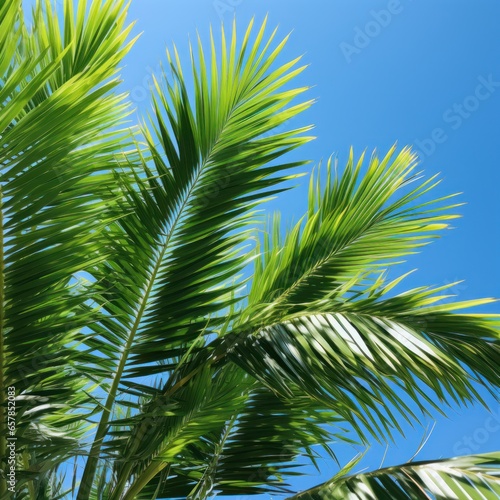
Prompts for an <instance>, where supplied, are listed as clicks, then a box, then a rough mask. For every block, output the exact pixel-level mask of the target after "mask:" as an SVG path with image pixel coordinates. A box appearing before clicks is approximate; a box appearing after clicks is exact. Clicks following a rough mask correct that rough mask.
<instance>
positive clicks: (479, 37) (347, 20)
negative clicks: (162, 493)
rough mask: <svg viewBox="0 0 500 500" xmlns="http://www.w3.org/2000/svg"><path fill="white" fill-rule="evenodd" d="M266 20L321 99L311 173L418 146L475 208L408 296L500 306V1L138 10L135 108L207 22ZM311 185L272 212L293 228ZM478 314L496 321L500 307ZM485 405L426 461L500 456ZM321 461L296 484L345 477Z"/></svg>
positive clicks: (412, 444) (493, 419)
mask: <svg viewBox="0 0 500 500" xmlns="http://www.w3.org/2000/svg"><path fill="white" fill-rule="evenodd" d="M266 13H269V25H270V27H274V26H276V25H279V26H280V33H281V34H282V35H283V36H284V35H286V34H287V33H288V32H290V31H292V30H293V34H292V37H291V39H290V42H289V44H288V45H287V48H286V50H285V55H286V56H287V57H289V58H293V57H295V56H297V55H300V54H303V55H304V62H305V63H307V64H309V65H310V67H309V68H308V69H307V71H306V72H304V73H303V74H302V75H301V76H300V78H299V79H298V80H297V82H296V83H299V84H303V85H311V86H314V87H313V88H312V89H311V90H310V92H309V95H310V96H311V97H314V98H316V99H317V100H318V102H317V104H316V105H315V106H313V107H312V108H311V109H310V110H309V111H307V112H306V113H304V114H303V115H301V116H300V117H299V118H297V119H296V121H297V124H298V125H299V124H300V125H305V124H307V123H314V124H315V126H316V128H315V135H316V136H317V140H315V141H314V142H313V143H310V144H308V145H307V146H306V147H304V148H302V149H301V150H300V152H298V153H296V156H297V157H301V158H309V159H311V160H313V161H314V163H317V162H318V161H320V160H321V159H323V160H325V159H327V158H328V157H329V156H330V155H331V154H332V153H335V154H337V155H338V157H339V159H340V162H341V163H342V161H343V159H345V157H346V155H347V153H348V150H349V147H350V146H351V145H352V146H353V147H354V148H355V152H357V153H358V154H359V153H361V152H362V150H364V149H365V148H366V149H367V150H368V151H370V152H371V151H372V150H373V149H374V148H377V149H379V150H380V152H381V153H384V152H385V151H386V150H387V149H388V148H389V147H390V146H391V145H392V144H393V143H394V142H396V141H397V143H398V144H399V145H400V146H404V145H406V144H413V145H414V146H415V148H416V149H417V150H418V151H419V155H420V157H421V160H422V168H423V169H424V170H425V173H426V175H429V176H430V175H433V174H435V173H438V172H441V177H442V179H443V182H442V184H441V185H440V186H439V188H438V189H437V190H436V193H435V194H436V195H445V194H449V193H454V192H463V195H461V198H460V201H464V202H467V204H466V205H465V206H463V207H460V209H459V211H460V213H461V214H462V215H463V218H461V219H458V220H457V221H456V222H455V223H454V226H455V227H456V229H455V230H453V231H447V232H446V234H444V235H443V237H442V238H441V239H440V240H438V241H437V242H435V243H433V244H432V245H431V246H429V247H427V248H425V249H424V251H423V252H422V253H421V254H420V255H416V256H414V257H413V258H411V259H409V261H408V262H407V263H406V264H404V265H402V266H401V272H404V271H407V270H410V269H414V268H418V271H417V272H416V273H414V274H413V275H412V276H411V277H409V278H408V280H407V281H406V287H407V288H412V287H414V286H419V285H443V284H447V283H451V282H454V281H456V280H465V282H464V283H462V284H460V285H457V286H455V287H454V288H453V292H454V293H455V294H457V295H458V299H459V300H466V299H472V298H477V297H489V296H496V297H498V296H500V287H499V283H500V265H499V262H498V254H499V249H500V239H499V230H500V196H499V188H498V186H499V183H500V162H499V158H500V141H498V134H499V133H500V63H499V61H500V59H499V56H500V36H499V34H498V33H499V32H498V26H499V22H500V3H499V2H498V1H496V0H483V1H481V2H470V1H466V0H453V1H452V0H441V1H440V2H436V1H435V0H419V1H418V2H417V1H412V0H382V1H378V0H377V1H376V0H372V1H370V2H366V1H360V0H335V1H331V2H327V1H322V2H320V1H315V2H310V3H308V4H307V5H306V3H305V2H302V1H297V0H295V1H294V0H272V1H264V0H189V1H186V0H132V4H131V8H130V19H131V20H132V19H137V25H136V28H135V31H136V32H143V34H142V36H141V38H140V40H139V41H138V42H137V44H136V46H135V48H134V49H133V50H132V53H131V54H130V55H129V56H128V57H127V58H126V61H125V62H126V67H125V68H124V70H123V77H124V79H125V82H126V83H125V84H124V87H125V88H126V89H128V90H129V91H130V92H131V98H132V100H133V101H134V103H135V105H136V106H137V108H138V110H139V112H144V111H145V110H147V109H148V100H147V97H146V96H147V89H148V86H149V84H150V81H151V78H150V75H151V73H152V72H158V70H159V62H160V61H165V48H166V47H171V46H172V43H173V42H175V43H176V45H177V46H178V48H179V51H180V54H181V58H183V59H184V60H185V61H186V63H187V62H188V58H187V41H188V35H190V36H191V38H192V39H193V38H194V36H195V34H196V30H198V31H199V33H200V34H201V37H202V39H203V40H205V41H207V34H208V30H209V26H210V24H212V25H214V26H215V27H216V28H217V27H218V25H219V24H220V22H221V21H223V22H224V23H226V24H229V23H230V22H231V21H232V19H233V17H234V16H236V19H237V23H238V26H240V27H241V28H240V29H241V30H242V29H243V27H246V25H247V23H248V21H249V20H250V18H251V17H252V16H255V17H256V19H257V21H261V20H262V19H263V17H264V16H265V14H266ZM216 32H217V30H216ZM299 122H300V123H299ZM311 168H312V166H311ZM306 185H307V180H306V179H304V181H303V182H302V185H301V186H300V187H299V188H297V189H296V190H294V191H293V192H288V193H286V194H284V195H282V196H281V197H280V199H279V200H276V201H273V202H272V203H271V204H270V205H269V206H268V207H267V208H268V209H269V210H280V211H281V212H282V214H283V219H284V220H285V221H287V220H288V221H291V220H293V219H295V220H296V219H297V218H298V217H299V216H300V215H302V213H303V211H304V208H305V206H306V205H305V204H306ZM483 310H484V311H486V310H488V311H489V312H499V310H500V306H497V305H492V306H490V307H488V308H483ZM499 362H500V360H499ZM487 400H488V402H489V403H490V405H491V410H492V413H488V411H487V410H485V409H484V408H482V407H479V406H474V407H471V408H468V409H457V408H453V409H451V410H448V414H449V417H450V418H449V419H445V418H443V417H439V416H437V415H436V425H435V428H434V431H433V433H432V435H431V437H430V438H429V440H428V442H427V444H426V445H425V447H424V449H423V450H422V451H421V453H420V454H419V455H418V457H419V458H420V459H429V458H439V457H447V456H454V455H457V454H466V453H480V452H487V451H493V450H495V449H500V405H499V404H498V403H495V402H494V401H493V399H492V398H491V397H489V398H487ZM429 425H432V421H429ZM406 429H407V431H408V432H407V435H406V437H405V438H404V437H400V436H397V439H396V441H397V446H395V445H393V446H391V447H390V448H389V450H388V451H387V454H386V457H385V462H384V464H385V465H390V464H395V463H398V462H403V461H407V460H408V459H410V458H411V457H412V456H413V454H414V453H415V451H416V449H417V448H418V446H419V443H420V441H421V439H422V437H423V436H424V434H425V429H424V428H421V429H420V428H416V429H411V428H406ZM337 451H338V456H339V458H340V459H341V460H342V461H344V462H346V461H348V460H349V459H350V458H352V457H353V456H354V455H355V454H356V451H357V450H356V449H353V448H351V447H348V446H346V445H339V447H338V449H337ZM384 452H385V447H383V446H374V447H373V448H372V449H371V450H370V451H369V452H368V454H367V455H366V457H365V459H364V460H363V466H364V467H369V468H374V467H378V466H379V465H380V462H381V460H382V457H383V455H384ZM320 465H321V469H322V471H321V474H320V473H318V472H315V471H312V476H311V477H308V478H304V479H297V480H294V481H293V482H292V484H293V486H294V488H296V489H304V488H306V487H309V486H312V485H314V484H316V483H318V482H321V481H323V480H326V479H327V478H328V477H329V476H331V475H332V474H334V473H335V472H336V470H337V469H336V466H335V464H333V463H332V462H331V461H328V460H326V459H325V460H324V461H321V462H320ZM255 498H256V497H255ZM259 498H260V497H259ZM261 498H269V496H266V495H264V496H262V497H261Z"/></svg>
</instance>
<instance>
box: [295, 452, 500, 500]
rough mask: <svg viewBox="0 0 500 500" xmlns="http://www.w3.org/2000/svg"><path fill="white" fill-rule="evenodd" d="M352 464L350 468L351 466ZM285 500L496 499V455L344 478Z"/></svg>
mask: <svg viewBox="0 0 500 500" xmlns="http://www.w3.org/2000/svg"><path fill="white" fill-rule="evenodd" d="M355 463H356V462H353V463H352V464H351V466H350V468H351V469H352V467H353V466H354V465H355ZM345 472H346V471H343V473H341V474H338V475H337V476H335V477H334V478H333V479H332V480H331V481H328V482H326V483H324V484H321V485H319V486H316V487H315V488H311V489H310V490H307V491H304V492H302V493H299V494H297V495H294V496H293V497H289V499H288V500H324V499H327V498H328V499H331V500H337V499H338V500H385V499H386V498H395V499H396V498H397V499H398V500H484V499H489V498H491V499H492V500H493V499H495V498H499V497H500V454H499V453H498V452H495V453H485V454H483V455H469V456H463V457H456V458H450V459H444V460H434V461H430V460H429V461H422V462H410V463H407V464H403V465H396V466H393V467H386V468H384V469H379V470H375V471H373V472H367V473H364V474H362V473H360V474H352V475H345Z"/></svg>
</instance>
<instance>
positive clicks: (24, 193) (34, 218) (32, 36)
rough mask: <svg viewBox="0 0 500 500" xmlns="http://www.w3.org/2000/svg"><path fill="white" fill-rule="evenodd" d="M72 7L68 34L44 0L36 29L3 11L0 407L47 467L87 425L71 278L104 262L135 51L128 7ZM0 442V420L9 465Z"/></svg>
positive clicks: (84, 310)
mask: <svg viewBox="0 0 500 500" xmlns="http://www.w3.org/2000/svg"><path fill="white" fill-rule="evenodd" d="M72 5H73V2H72V1H70V0H66V1H65V9H66V13H65V16H64V27H63V28H60V27H59V24H58V14H57V12H56V10H55V8H52V6H51V5H50V3H49V2H48V1H47V2H45V3H42V2H39V3H38V4H37V8H36V10H35V12H34V17H33V26H32V27H31V28H30V27H27V26H26V24H25V22H24V18H23V15H22V10H21V8H20V2H17V1H15V2H2V5H1V6H0V27H1V29H0V31H1V35H0V51H1V53H2V61H1V63H0V166H1V177H0V183H1V215H0V218H1V224H0V226H1V234H0V266H1V273H0V274H1V283H0V294H1V297H0V303H1V304H2V313H1V318H0V339H1V340H0V394H1V396H0V398H1V403H2V406H3V405H4V398H5V395H6V388H7V387H15V391H16V396H17V410H18V418H19V421H18V426H17V434H18V438H19V439H20V440H19V441H18V445H19V447H20V450H19V451H20V452H22V450H24V449H28V450H29V448H30V447H32V448H33V449H34V450H36V453H34V454H33V457H35V456H36V457H37V460H40V461H42V462H43V460H45V459H46V458H48V457H52V458H53V457H55V456H56V455H57V454H56V453H55V451H56V450H57V452H58V455H57V456H58V457H59V460H64V459H65V457H66V456H67V454H68V453H69V454H71V453H73V452H75V449H76V448H77V447H78V439H79V438H80V437H81V432H82V430H83V429H84V428H85V427H86V425H87V424H86V423H85V421H84V420H81V421H80V426H79V428H76V427H75V426H73V425H72V424H73V422H74V421H75V419H77V415H76V413H78V412H81V411H84V403H86V402H88V398H87V396H86V395H85V392H84V390H83V389H84V388H85V387H87V388H88V387H89V383H91V382H90V381H89V379H88V378H87V377H86V376H85V375H84V374H83V373H82V371H81V369H80V367H81V366H83V364H84V357H82V356H83V353H82V351H81V350H79V349H78V348H77V346H78V345H79V344H80V343H81V341H82V333H81V332H82V328H83V327H84V326H85V325H86V324H88V322H89V321H90V318H91V317H92V315H91V313H90V312H89V311H88V307H87V306H86V305H85V303H86V301H87V300H88V299H89V297H90V296H91V295H90V294H89V293H88V291H87V289H86V288H85V287H81V286H80V285H79V284H78V283H77V281H78V280H77V277H76V276H77V274H78V273H80V272H82V271H85V270H88V269H89V268H90V267H92V266H93V265H95V263H96V262H98V261H102V260H104V259H105V258H106V253H105V252H103V250H102V248H103V247H102V245H101V244H100V243H101V241H100V236H99V234H100V232H101V231H102V229H103V228H104V227H105V225H106V224H107V223H108V222H109V219H110V218H111V215H110V214H108V215H107V209H106V204H105V202H104V200H109V199H110V193H109V192H108V191H107V189H106V190H103V188H102V186H103V183H104V182H109V180H110V179H111V180H112V176H110V170H111V168H112V166H113V165H114V163H115V161H114V152H115V151H117V150H118V149H119V148H120V147H121V146H122V145H123V144H124V134H123V132H120V131H119V130H117V131H116V132H110V130H111V129H112V128H113V127H116V126H117V125H119V124H121V123H123V121H124V119H125V117H126V116H127V107H126V105H125V104H124V102H123V96H121V95H116V94H113V93H112V92H111V91H112V90H113V89H115V88H116V86H117V84H118V83H119V81H118V80H117V78H116V73H117V65H118V64H119V62H120V60H121V59H122V57H123V56H124V55H125V53H126V52H127V50H128V49H129V47H130V44H125V43H124V42H125V39H126V37H127V35H128V32H129V30H130V28H129V27H128V28H127V27H126V26H125V19H124V9H123V7H124V2H123V1H121V0H118V1H116V2H108V7H107V8H106V9H104V10H101V9H100V5H101V2H98V1H95V2H93V3H92V5H91V6H90V11H89V12H90V13H91V12H94V15H91V14H89V16H90V17H87V14H86V6H87V2H81V3H80V8H79V11H78V13H77V15H76V19H73V13H72ZM72 26H73V27H72ZM76 26H77V27H76ZM97 33H98V35H97ZM91 40H93V42H97V43H98V44H99V50H97V51H96V50H95V47H94V46H93V45H92V43H93V42H92V43H91ZM4 56H5V57H4ZM79 61H80V62H79ZM75 214H76V217H75ZM85 411H87V410H85ZM37 426H38V427H37ZM37 429H38V430H39V432H37ZM44 436H45V437H47V436H50V437H51V439H48V438H47V439H45V438H44ZM5 437H6V427H5V422H4V421H3V413H2V420H0V455H1V456H2V457H5V456H6V454H5V453H4V451H5ZM52 438H53V439H52ZM28 462H29V460H28ZM29 467H32V469H33V471H36V470H38V468H39V467H40V464H35V463H33V464H31V465H30V466H28V469H29ZM28 473H29V471H28ZM21 476H22V473H21ZM20 478H21V477H20ZM2 483H3V481H2ZM3 486H4V485H3V484H2V486H0V494H3V493H4V492H3V489H2V488H3Z"/></svg>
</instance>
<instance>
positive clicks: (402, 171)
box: [225, 149, 500, 439]
mask: <svg viewBox="0 0 500 500" xmlns="http://www.w3.org/2000/svg"><path fill="white" fill-rule="evenodd" d="M393 155H394V150H391V151H390V152H389V154H388V155H387V156H386V157H385V158H384V160H382V161H379V160H378V159H377V158H376V157H373V158H372V159H371V161H370V165H369V167H368V170H367V172H366V174H365V176H364V177H363V178H360V179H358V176H359V173H360V169H361V163H360V162H358V163H357V166H356V167H354V164H355V163H354V160H353V157H352V154H351V156H350V159H349V162H348V165H347V168H346V170H345V171H344V172H343V173H342V175H341V176H339V177H334V178H333V172H332V171H331V169H329V172H328V178H327V181H326V186H325V188H324V190H322V189H321V186H320V184H319V181H318V180H315V179H314V178H313V180H312V181H311V190H310V200H309V210H308V214H307V218H306V220H304V221H301V222H300V223H299V224H297V226H296V227H295V228H293V229H292V230H291V231H290V232H289V233H288V234H287V236H286V238H285V239H284V241H281V239H280V237H279V231H278V228H277V226H275V228H274V233H273V236H274V239H273V240H271V239H270V238H269V237H268V238H267V240H265V242H264V246H263V253H262V257H261V258H260V260H257V262H256V273H255V276H254V281H253V283H252V290H251V292H250V295H249V304H248V308H247V309H246V310H245V311H243V313H242V315H241V319H240V320H239V321H241V324H238V322H236V323H235V325H234V326H233V329H234V330H233V332H232V333H230V334H229V335H228V336H227V338H225V343H226V345H227V352H228V353H229V357H230V359H232V360H233V361H234V362H235V363H236V364H238V365H239V366H241V367H242V368H243V369H244V370H245V371H246V372H247V373H249V374H250V375H251V376H253V377H255V378H257V379H259V380H260V381H261V382H262V383H264V384H265V385H267V386H268V387H269V388H270V389H272V390H274V391H276V393H277V394H280V395H281V396H284V397H289V396H290V393H289V389H288V388H289V386H290V384H292V385H294V386H297V387H300V389H301V390H302V391H303V393H304V394H307V395H309V396H311V397H312V398H314V399H315V400H317V401H321V402H322V403H323V404H324V405H325V407H328V408H332V409H335V410H336V411H337V412H338V413H339V414H340V415H341V416H342V417H343V418H344V419H345V420H346V421H347V422H349V423H350V424H352V425H353V426H354V428H355V429H356V430H357V432H358V434H359V435H360V436H361V437H362V438H363V439H366V436H365V431H368V433H369V434H371V435H372V436H374V437H375V438H376V439H380V438H385V437H391V436H392V429H394V428H396V429H400V428H401V427H400V424H399V421H398V419H399V417H400V416H403V417H404V418H406V419H407V420H409V421H410V422H412V421H415V420H418V414H417V413H420V412H427V411H428V409H429V407H432V406H434V407H435V408H437V409H439V406H438V405H437V401H439V402H441V403H442V402H448V403H451V402H457V403H466V402H467V401H470V400H473V399H480V398H479V394H478V392H477V390H476V389H477V385H476V384H478V383H479V384H484V385H485V386H486V387H489V388H496V387H498V385H499V383H500V375H499V372H498V370H497V368H496V366H497V360H498V359H499V357H500V334H499V325H500V322H499V319H500V318H499V317H498V316H488V315H471V314H465V315H464V314H458V313H457V312H456V311H458V310H460V309H464V308H469V307H473V306H477V305H481V304H485V303H488V302H491V301H492V299H484V300H478V301H468V302H463V303H456V304H453V303H439V301H440V300H441V299H444V298H447V296H445V295H440V294H439V292H441V291H443V290H445V289H446V287H442V288H440V289H435V290H433V289H425V288H423V289H417V290H412V291H409V292H406V293H403V294H400V295H397V296H395V297H392V298H389V297H390V291H391V290H392V289H393V288H394V286H395V285H396V284H398V283H399V282H400V281H401V278H398V279H396V280H394V281H393V282H391V283H388V284H386V283H385V282H384V278H383V275H382V274H381V267H382V266H385V267H386V266H389V265H392V264H393V263H394V259H396V258H399V257H400V256H401V255H405V254H407V253H410V252H411V251H412V249H413V248H414V247H415V246H418V245H419V244H422V243H423V242H425V241H426V239H428V237H429V236H428V235H433V234H434V233H435V231H436V230H437V229H442V228H443V227H446V226H445V224H443V221H446V220H448V219H450V218H452V217H453V216H452V215H449V214H448V213H447V211H446V210H445V211H444V212H443V209H444V208H447V207H442V206H441V205H440V204H436V202H434V203H432V202H425V203H421V204H416V205H415V204H412V203H411V202H412V201H413V200H414V199H415V198H416V197H417V196H420V195H421V194H422V193H423V192H426V191H428V190H429V189H430V188H431V187H432V180H430V181H425V182H423V183H422V184H421V185H419V186H417V187H416V188H414V189H411V190H408V189H407V190H406V191H403V194H402V195H401V196H400V197H397V191H398V190H399V189H401V188H402V187H404V186H406V185H407V184H408V179H409V178H410V179H411V178H412V177H411V172H412V170H413V169H414V158H413V155H412V154H411V153H410V152H409V151H408V150H407V149H404V150H403V151H401V152H400V153H399V154H398V155H397V156H396V157H395V158H394V159H392V158H393ZM394 195H396V196H394ZM440 201H442V200H437V202H440ZM448 208H449V207H448ZM355 214H356V215H355ZM375 235H376V236H375ZM287 271H289V272H288V273H287ZM370 275H372V276H373V275H374V276H375V278H376V279H375V280H373V279H371V281H370V280H369V279H367V277H368V278H370ZM402 393H406V394H407V395H408V396H409V400H408V399H405V398H403V397H402V396H401V395H402ZM410 402H411V404H410ZM416 410H418V412H417V411H416Z"/></svg>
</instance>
